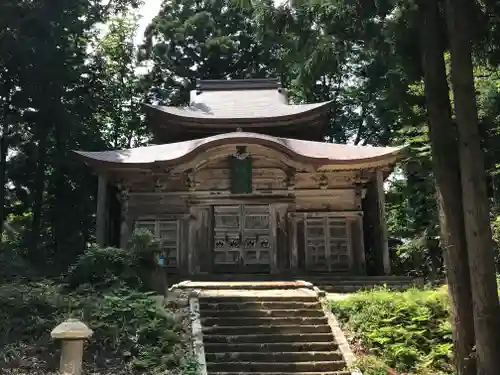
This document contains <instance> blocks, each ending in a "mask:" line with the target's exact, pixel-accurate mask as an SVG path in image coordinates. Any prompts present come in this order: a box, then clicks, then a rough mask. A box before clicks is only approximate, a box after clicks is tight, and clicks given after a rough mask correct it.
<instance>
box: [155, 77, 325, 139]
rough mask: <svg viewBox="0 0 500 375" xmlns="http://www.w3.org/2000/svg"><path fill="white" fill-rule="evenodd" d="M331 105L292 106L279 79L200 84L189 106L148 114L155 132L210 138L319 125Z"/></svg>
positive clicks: (198, 83)
mask: <svg viewBox="0 0 500 375" xmlns="http://www.w3.org/2000/svg"><path fill="white" fill-rule="evenodd" d="M331 104H332V102H331V101H328V102H322V103H313V104H289V103H288V98H287V95H286V90H284V89H283V88H282V87H281V85H280V83H279V82H278V80H277V79H237V80H199V81H197V85H196V89H195V90H192V91H191V94H190V103H189V105H187V106H183V107H174V106H161V105H147V109H146V114H147V116H148V122H149V124H150V125H151V126H152V127H153V129H154V130H156V131H158V130H160V131H161V130H162V129H163V130H164V131H167V130H168V131H169V133H170V136H172V133H175V132H179V127H181V128H183V129H184V130H185V131H191V132H192V131H194V130H196V129H197V130H198V131H202V132H203V131H205V133H204V135H208V134H207V133H206V131H207V130H209V129H210V128H211V129H215V128H216V129H219V131H217V132H216V133H218V132H223V131H227V130H236V128H238V127H241V128H243V130H257V129H259V132H261V131H262V129H267V130H270V128H277V127H283V126H285V125H286V126H288V125H297V124H298V123H303V124H304V125H306V124H307V125H309V126H312V125H315V124H316V125H317V122H318V121H317V120H318V118H320V117H323V120H324V116H325V114H326V113H327V112H328V110H329V108H330V106H331ZM322 122H323V123H324V122H325V121H322ZM265 133H268V132H267V131H265ZM272 133H273V131H270V132H269V133H268V134H272ZM274 133H275V132H274Z"/></svg>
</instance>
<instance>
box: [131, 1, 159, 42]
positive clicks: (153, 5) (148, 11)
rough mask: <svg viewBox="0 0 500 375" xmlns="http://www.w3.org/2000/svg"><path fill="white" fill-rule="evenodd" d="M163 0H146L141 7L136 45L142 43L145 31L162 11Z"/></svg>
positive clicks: (135, 38)
mask: <svg viewBox="0 0 500 375" xmlns="http://www.w3.org/2000/svg"><path fill="white" fill-rule="evenodd" d="M162 1H163V0H145V1H144V5H142V6H141V8H140V9H139V12H138V13H139V17H140V19H139V22H138V27H137V30H136V33H135V37H134V43H135V44H136V45H138V44H141V42H142V39H143V36H144V31H146V27H148V25H149V23H150V22H151V21H152V20H153V18H154V17H155V16H156V15H157V14H158V12H159V11H160V7H161V3H162Z"/></svg>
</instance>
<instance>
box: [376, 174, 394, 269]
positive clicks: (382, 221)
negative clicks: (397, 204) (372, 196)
mask: <svg viewBox="0 0 500 375" xmlns="http://www.w3.org/2000/svg"><path fill="white" fill-rule="evenodd" d="M375 181H376V184H375V186H376V188H377V208H378V215H377V216H378V218H379V220H378V225H379V233H380V236H379V237H380V238H379V241H380V250H381V251H382V254H381V255H382V263H383V267H384V274H386V275H390V274H391V259H390V255H389V238H388V232H387V219H386V217H385V191H384V177H383V175H382V170H381V169H377V171H376V177H375Z"/></svg>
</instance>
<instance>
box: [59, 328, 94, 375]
mask: <svg viewBox="0 0 500 375" xmlns="http://www.w3.org/2000/svg"><path fill="white" fill-rule="evenodd" d="M92 333H93V332H92V330H91V329H90V328H89V327H87V326H86V325H85V324H84V323H82V322H81V321H79V320H77V319H68V320H66V321H64V322H62V323H61V324H59V325H58V326H57V327H56V328H54V329H53V330H52V332H51V333H50V335H51V336H52V338H53V339H56V340H61V362H60V368H59V371H60V373H61V374H64V375H80V374H81V372H82V358H83V344H84V341H85V340H87V339H88V338H89V337H90V336H91V335H92Z"/></svg>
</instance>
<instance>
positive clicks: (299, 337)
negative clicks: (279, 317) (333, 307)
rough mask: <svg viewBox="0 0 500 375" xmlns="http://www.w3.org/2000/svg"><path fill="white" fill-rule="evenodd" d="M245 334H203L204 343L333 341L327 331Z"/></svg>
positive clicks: (252, 332) (253, 332)
mask: <svg viewBox="0 0 500 375" xmlns="http://www.w3.org/2000/svg"><path fill="white" fill-rule="evenodd" d="M249 332H251V333H249ZM246 333H247V334H243V335H240V334H232V335H231V334H207V333H205V334H204V335H203V343H204V344H267V343H272V342H278V343H292V342H293V343H309V342H321V343H333V341H334V340H333V335H332V333H331V332H330V331H329V332H327V333H302V332H300V333H288V334H286V333H272V334H269V333H264V334H257V333H255V331H253V330H252V331H248V332H246Z"/></svg>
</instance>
